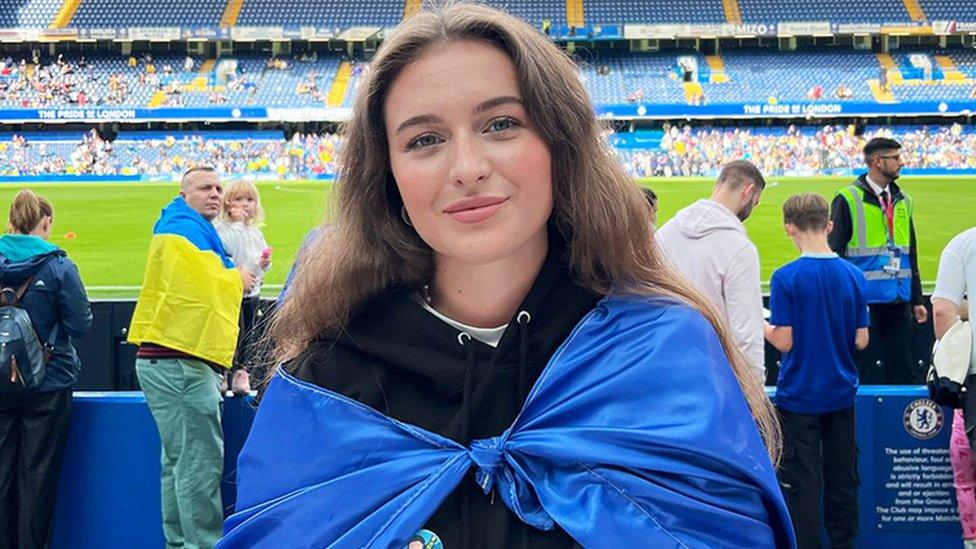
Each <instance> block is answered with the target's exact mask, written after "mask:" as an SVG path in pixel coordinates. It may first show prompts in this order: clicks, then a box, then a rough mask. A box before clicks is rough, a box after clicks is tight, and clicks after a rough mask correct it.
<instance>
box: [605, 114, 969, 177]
mask: <svg viewBox="0 0 976 549" xmlns="http://www.w3.org/2000/svg"><path fill="white" fill-rule="evenodd" d="M872 137H897V138H898V140H899V141H900V142H901V143H902V145H903V148H902V158H903V160H904V162H905V166H906V167H907V168H942V169H967V168H969V169H971V168H976V133H970V132H965V131H964V130H963V127H962V126H960V125H959V124H953V125H951V126H922V127H919V128H915V129H910V130H908V131H904V132H902V133H898V134H894V133H893V132H892V131H891V130H890V129H882V130H878V131H873V130H869V131H867V132H864V133H863V134H861V135H858V133H857V132H856V131H855V128H854V126H840V125H827V126H823V127H820V128H817V129H816V130H815V131H810V130H809V129H803V128H800V127H797V126H790V127H789V128H787V129H786V130H785V131H783V132H781V133H772V132H763V133H759V132H758V131H757V130H755V129H752V128H716V127H707V126H705V127H693V126H689V125H685V126H670V127H668V126H666V127H665V132H664V136H663V137H662V139H661V146H660V148H659V149H654V150H638V151H622V152H621V155H622V158H623V161H624V164H625V166H626V167H627V169H628V171H629V172H630V173H631V174H632V175H634V176H635V177H647V176H661V175H663V176H701V175H714V174H716V173H718V170H719V169H720V168H721V166H722V165H724V164H726V163H728V162H730V161H732V160H750V161H752V162H754V163H756V164H757V165H758V166H759V167H760V169H761V170H762V171H763V173H765V174H768V175H811V174H830V173H834V172H839V171H846V170H849V169H851V168H852V167H855V166H858V165H859V163H860V162H861V159H860V157H861V149H862V148H863V146H864V143H865V142H867V141H868V140H870V139H871V138H872Z"/></svg>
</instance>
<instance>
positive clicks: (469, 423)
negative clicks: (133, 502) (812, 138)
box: [221, 4, 792, 548]
mask: <svg viewBox="0 0 976 549" xmlns="http://www.w3.org/2000/svg"><path fill="white" fill-rule="evenodd" d="M359 90H360V91H359V96H358V98H357V103H356V106H355V109H354V115H353V119H352V120H351V122H350V123H349V125H348V128H347V142H346V145H345V148H344V150H343V152H342V154H343V159H344V160H343V164H342V170H341V175H340V179H339V183H338V185H337V188H336V192H337V195H336V196H337V202H338V207H337V213H338V215H337V219H336V220H335V225H334V227H335V229H334V230H333V231H332V232H330V233H328V234H327V235H326V236H323V237H321V238H319V239H316V241H315V242H314V243H313V244H312V248H311V249H310V250H309V253H306V254H304V259H303V260H302V264H301V266H300V268H299V272H298V275H297V277H296V280H295V282H294V285H293V286H292V288H291V290H290V292H289V294H288V296H287V297H286V298H285V300H284V303H283V305H282V308H281V309H280V310H279V312H278V314H277V315H276V319H275V324H274V326H273V334H272V337H273V340H274V342H275V344H276V345H277V346H278V350H279V353H280V356H279V358H280V359H281V360H282V361H284V363H285V366H284V367H283V368H282V369H281V370H280V371H279V373H278V375H276V376H275V378H274V379H273V381H272V383H271V385H270V387H269V389H268V391H267V393H266V395H265V398H264V400H263V401H262V404H261V407H260V408H259V411H258V415H257V418H256V420H255V423H254V426H253V429H252V432H251V435H250V437H249V439H248V442H247V445H246V447H245V450H244V452H243V454H242V457H241V460H240V464H239V473H238V482H239V492H238V500H237V501H238V506H237V513H236V514H235V515H234V516H233V517H231V518H230V519H229V520H228V522H227V524H226V525H225V538H224V539H223V540H222V542H221V543H222V545H223V546H225V547H245V546H254V545H261V544H263V543H267V544H271V543H277V544H284V545H289V546H296V547H325V546H330V547H346V546H348V547H354V546H355V547H405V546H406V545H407V544H408V543H409V541H410V540H411V539H412V538H413V536H414V535H415V534H417V532H418V531H422V532H424V534H425V535H428V536H432V537H433V536H436V537H437V538H439V539H440V540H441V541H442V543H443V546H444V547H447V548H455V547H458V548H461V547H572V546H574V545H576V544H581V545H583V546H587V547H632V546H712V547H720V546H729V547H763V546H766V547H772V546H790V545H791V544H792V531H791V527H790V524H789V517H788V516H787V514H786V510H785V506H784V504H783V500H782V496H781V494H780V491H779V487H778V485H777V483H776V479H775V476H774V474H773V467H772V465H771V462H770V455H773V456H775V454H776V448H777V445H778V432H777V431H776V422H775V419H774V417H773V415H772V411H771V407H770V404H769V401H768V400H767V399H766V397H765V395H764V393H763V391H762V388H761V387H760V386H759V384H758V382H757V381H756V380H755V379H754V376H751V375H750V374H749V372H748V369H747V366H746V365H745V364H744V362H743V358H742V356H741V355H740V354H739V353H738V352H736V351H734V350H733V348H732V346H731V345H730V344H729V337H728V334H727V330H726V329H725V327H724V326H722V325H721V324H719V323H718V321H717V320H716V318H715V315H714V313H713V312H712V311H711V310H710V309H709V308H708V307H707V306H706V305H705V302H704V301H703V299H702V298H701V297H700V296H699V295H698V294H696V293H695V292H694V291H693V290H691V289H690V288H689V287H688V285H687V284H686V283H685V282H684V281H682V280H681V279H680V278H679V277H678V276H676V275H675V274H674V273H673V272H672V271H671V270H670V269H669V268H668V267H667V266H666V265H665V263H664V262H663V261H662V259H661V257H660V255H659V253H658V251H657V250H656V249H655V247H654V246H653V245H652V244H651V242H649V240H648V238H647V234H648V231H650V228H651V211H650V208H649V206H648V204H647V202H646V201H645V199H644V197H643V195H642V193H641V191H640V189H639V188H638V187H637V186H636V185H635V184H634V183H633V182H632V181H631V180H629V179H628V178H627V176H626V175H625V174H624V172H623V170H622V169H621V168H620V166H618V165H617V164H616V162H615V160H614V157H613V156H612V155H611V154H610V153H609V151H608V150H607V149H606V148H605V145H604V144H603V141H602V140H601V139H600V134H599V125H598V123H597V120H596V119H595V117H594V114H593V110H592V106H591V103H590V100H589V98H588V97H587V94H586V92H585V90H584V89H583V87H582V85H581V83H580V81H579V78H578V75H577V71H576V68H575V66H574V65H573V63H572V61H571V60H570V59H568V58H567V57H566V56H565V55H564V54H563V53H562V52H561V51H560V50H558V49H557V48H556V47H555V46H554V45H553V44H552V43H551V42H549V41H548V40H547V39H545V37H543V36H542V35H540V34H539V33H538V32H536V31H535V30H533V29H531V28H530V27H528V26H527V25H525V24H524V23H522V22H520V21H518V20H516V19H514V18H512V17H510V16H508V15H506V14H504V13H501V12H499V11H495V10H492V9H489V8H485V7H480V6H474V5H467V4H460V5H452V6H449V7H447V8H443V9H440V10H437V11H432V12H425V13H422V14H420V15H417V16H415V17H413V18H411V19H409V20H407V21H406V22H405V23H404V24H403V25H402V27H401V28H400V29H399V30H397V31H396V32H395V33H393V34H392V35H390V36H388V37H387V39H386V40H385V42H384V43H383V45H382V46H381V48H380V50H379V51H378V52H377V55H376V57H375V58H374V59H373V61H372V63H371V66H370V69H369V71H368V75H367V76H366V80H365V81H364V82H363V83H362V84H361V85H360V88H359ZM750 412H751V413H750ZM757 425H758V426H759V427H758V428H757ZM760 432H762V433H763V434H764V435H765V436H766V440H767V442H768V444H769V448H770V452H769V454H767V450H766V448H765V447H764V446H763V442H762V438H761V436H760ZM432 539H433V538H432Z"/></svg>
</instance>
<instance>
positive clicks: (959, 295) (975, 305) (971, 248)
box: [932, 228, 976, 364]
mask: <svg viewBox="0 0 976 549" xmlns="http://www.w3.org/2000/svg"><path fill="white" fill-rule="evenodd" d="M965 296H969V319H970V322H969V327H970V328H971V329H972V330H973V340H974V341H976V228H972V229H969V230H968V231H964V232H962V233H961V234H959V235H956V237H955V238H953V239H952V240H950V241H949V244H947V245H946V247H945V249H944V250H942V258H941V259H939V275H938V278H936V280H935V291H934V292H932V297H933V298H935V297H938V298H941V299H945V300H947V301H951V302H952V303H955V304H956V305H959V304H960V303H962V299H963V297H965ZM971 363H972V364H976V345H973V356H972V362H971Z"/></svg>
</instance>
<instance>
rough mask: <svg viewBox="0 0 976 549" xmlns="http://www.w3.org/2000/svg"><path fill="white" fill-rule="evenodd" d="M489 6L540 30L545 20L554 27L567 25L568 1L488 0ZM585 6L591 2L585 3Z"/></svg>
mask: <svg viewBox="0 0 976 549" xmlns="http://www.w3.org/2000/svg"><path fill="white" fill-rule="evenodd" d="M484 3H485V4H487V5H489V6H494V7H496V8H500V9H503V10H505V11H507V12H508V13H511V14H512V15H514V16H516V17H518V18H520V19H524V20H526V21H528V22H529V23H531V24H532V25H533V26H535V27H537V28H540V27H542V22H543V21H544V20H549V22H550V23H551V24H553V25H557V26H558V25H566V24H567V20H566V0H487V1H486V2H484ZM583 4H584V6H586V5H589V4H590V2H585V1H584V2H583Z"/></svg>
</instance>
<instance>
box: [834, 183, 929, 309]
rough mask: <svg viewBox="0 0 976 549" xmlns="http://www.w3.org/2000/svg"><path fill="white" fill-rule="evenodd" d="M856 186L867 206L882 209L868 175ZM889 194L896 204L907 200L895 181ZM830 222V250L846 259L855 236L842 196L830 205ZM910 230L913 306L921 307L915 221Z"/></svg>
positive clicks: (909, 223)
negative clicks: (848, 245) (869, 182)
mask: <svg viewBox="0 0 976 549" xmlns="http://www.w3.org/2000/svg"><path fill="white" fill-rule="evenodd" d="M854 185H856V186H858V187H861V188H862V189H864V190H865V191H866V192H865V193H864V202H865V203H866V204H873V205H875V206H877V207H879V208H880V207H881V203H880V202H878V197H877V196H875V194H874V191H872V190H871V185H869V184H868V182H867V174H861V175H860V176H859V177H858V178H857V179H856V180H854ZM888 192H890V193H891V197H892V199H893V200H894V202H895V203H897V202H898V201H899V200H905V195H904V194H902V192H901V188H900V187H899V186H898V185H897V184H896V183H895V182H894V181H892V182H891V183H888ZM830 220H831V221H832V222H833V223H834V230H833V231H831V232H830V235H829V236H828V237H827V242H828V244H829V245H830V249H831V250H833V251H834V252H835V253H836V254H837V255H839V256H841V257H846V256H847V244H848V243H849V242H850V241H851V236H852V235H853V234H854V232H853V231H854V227H853V224H852V221H851V208H850V206H848V205H847V200H846V199H845V198H844V197H843V196H842V195H840V194H838V195H837V196H835V197H834V201H833V202H832V203H831V204H830ZM908 228H909V233H910V238H911V240H910V242H909V246H910V247H911V249H910V250H909V253H908V257H909V260H910V261H911V263H912V305H921V304H922V303H924V302H925V300H924V298H923V297H922V277H921V275H920V274H919V272H918V243H917V241H916V240H915V220H914V219H909V220H908Z"/></svg>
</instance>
